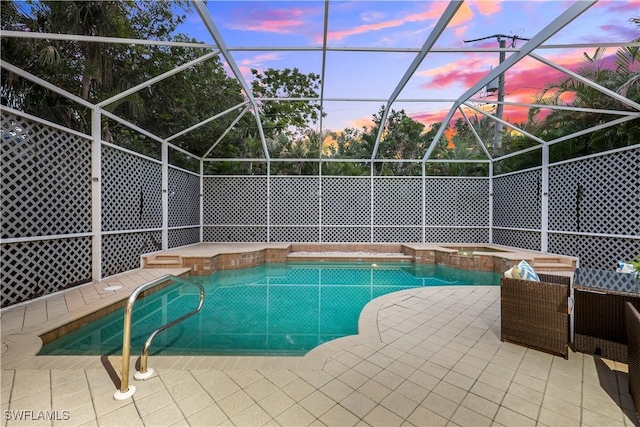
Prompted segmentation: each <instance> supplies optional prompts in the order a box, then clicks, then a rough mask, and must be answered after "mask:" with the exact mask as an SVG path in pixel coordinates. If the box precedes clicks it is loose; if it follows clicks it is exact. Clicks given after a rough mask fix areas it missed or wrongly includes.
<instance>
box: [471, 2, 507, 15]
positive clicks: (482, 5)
mask: <svg viewBox="0 0 640 427" xmlns="http://www.w3.org/2000/svg"><path fill="white" fill-rule="evenodd" d="M501 3H502V2H501V1H482V0H480V1H474V2H472V3H471V4H472V5H473V6H474V7H475V8H476V9H478V12H480V14H481V15H493V14H494V13H497V12H500V10H501V9H502V6H501Z"/></svg>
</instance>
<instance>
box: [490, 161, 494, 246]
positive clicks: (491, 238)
mask: <svg viewBox="0 0 640 427" xmlns="http://www.w3.org/2000/svg"><path fill="white" fill-rule="evenodd" d="M489 243H493V159H492V160H491V162H490V163H489Z"/></svg>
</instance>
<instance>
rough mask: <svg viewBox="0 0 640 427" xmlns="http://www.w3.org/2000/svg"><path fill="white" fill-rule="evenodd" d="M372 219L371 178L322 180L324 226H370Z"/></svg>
mask: <svg viewBox="0 0 640 427" xmlns="http://www.w3.org/2000/svg"><path fill="white" fill-rule="evenodd" d="M370 217H371V178H339V177H337V178H334V177H323V178H322V223H323V224H327V225H369V224H370V223H371V222H370ZM357 241H360V240H354V242H357Z"/></svg>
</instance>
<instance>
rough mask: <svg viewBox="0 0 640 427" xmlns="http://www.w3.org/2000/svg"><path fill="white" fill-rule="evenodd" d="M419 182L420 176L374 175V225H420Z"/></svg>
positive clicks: (420, 192) (420, 195)
mask: <svg viewBox="0 0 640 427" xmlns="http://www.w3.org/2000/svg"><path fill="white" fill-rule="evenodd" d="M421 182H422V181H421V179H420V178H386V177H376V178H375V179H374V180H373V223H374V225H421V224H422V209H421V208H420V200H421V198H422V189H421ZM394 235H395V234H394ZM374 236H375V235H374ZM393 240H395V241H397V240H396V239H392V241H393ZM411 241H414V240H411Z"/></svg>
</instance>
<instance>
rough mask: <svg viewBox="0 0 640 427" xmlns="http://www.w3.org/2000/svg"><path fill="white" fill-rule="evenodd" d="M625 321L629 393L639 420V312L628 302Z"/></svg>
mask: <svg viewBox="0 0 640 427" xmlns="http://www.w3.org/2000/svg"><path fill="white" fill-rule="evenodd" d="M625 317H626V321H627V354H628V360H629V361H628V364H629V393H631V400H633V404H634V405H635V407H636V415H637V417H638V421H640V313H639V312H638V310H637V309H636V308H635V307H634V306H633V305H632V304H631V303H630V302H627V303H625Z"/></svg>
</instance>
